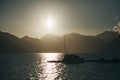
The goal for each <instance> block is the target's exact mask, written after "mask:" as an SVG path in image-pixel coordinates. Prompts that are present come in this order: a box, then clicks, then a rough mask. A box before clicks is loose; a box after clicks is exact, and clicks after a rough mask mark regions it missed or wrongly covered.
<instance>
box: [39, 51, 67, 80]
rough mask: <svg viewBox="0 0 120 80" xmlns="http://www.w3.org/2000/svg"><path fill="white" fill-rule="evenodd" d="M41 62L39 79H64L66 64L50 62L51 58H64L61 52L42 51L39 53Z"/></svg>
mask: <svg viewBox="0 0 120 80" xmlns="http://www.w3.org/2000/svg"><path fill="white" fill-rule="evenodd" d="M39 55H40V57H41V58H42V59H41V63H40V64H38V65H37V66H38V67H39V71H37V73H38V77H39V80H63V76H62V75H63V70H64V68H65V65H64V64H62V63H49V62H47V61H50V60H61V59H62V58H63V56H62V54H61V53H42V54H39Z"/></svg>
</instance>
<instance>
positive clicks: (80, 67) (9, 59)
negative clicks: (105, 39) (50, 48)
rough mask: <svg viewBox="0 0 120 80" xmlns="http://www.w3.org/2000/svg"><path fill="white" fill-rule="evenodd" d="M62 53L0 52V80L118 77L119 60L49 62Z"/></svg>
mask: <svg viewBox="0 0 120 80" xmlns="http://www.w3.org/2000/svg"><path fill="white" fill-rule="evenodd" d="M62 58H63V56H62V54H61V53H34V54H0V80H120V64H119V63H92V62H86V63H79V64H64V63H48V62H47V61H50V60H60V59H62Z"/></svg>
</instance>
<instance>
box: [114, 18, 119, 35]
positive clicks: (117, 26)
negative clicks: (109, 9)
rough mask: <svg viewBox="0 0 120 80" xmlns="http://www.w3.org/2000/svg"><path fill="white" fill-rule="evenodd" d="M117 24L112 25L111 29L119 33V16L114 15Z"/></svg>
mask: <svg viewBox="0 0 120 80" xmlns="http://www.w3.org/2000/svg"><path fill="white" fill-rule="evenodd" d="M115 20H116V21H117V24H116V25H115V26H114V27H113V31H115V32H119V33H120V16H117V17H115Z"/></svg>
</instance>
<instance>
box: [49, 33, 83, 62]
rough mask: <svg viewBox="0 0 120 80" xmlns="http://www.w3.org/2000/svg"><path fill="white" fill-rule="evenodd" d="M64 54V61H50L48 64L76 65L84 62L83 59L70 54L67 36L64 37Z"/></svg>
mask: <svg viewBox="0 0 120 80" xmlns="http://www.w3.org/2000/svg"><path fill="white" fill-rule="evenodd" d="M63 54H64V58H63V60H62V61H48V62H55V63H59V62H63V63H67V64H76V63H81V62H83V61H84V59H83V58H81V57H79V56H77V55H73V54H69V53H68V50H67V46H66V36H65V35H64V53H63Z"/></svg>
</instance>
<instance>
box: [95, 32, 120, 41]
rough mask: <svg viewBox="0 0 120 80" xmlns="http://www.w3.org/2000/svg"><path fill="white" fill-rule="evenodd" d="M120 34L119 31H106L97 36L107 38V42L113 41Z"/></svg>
mask: <svg viewBox="0 0 120 80" xmlns="http://www.w3.org/2000/svg"><path fill="white" fill-rule="evenodd" d="M119 35H120V34H119V33H118V32H114V31H105V32H102V33H101V34H98V35H97V36H96V37H98V38H101V39H104V40H106V41H107V42H109V41H112V40H113V39H115V38H116V37H118V36H119Z"/></svg>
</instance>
